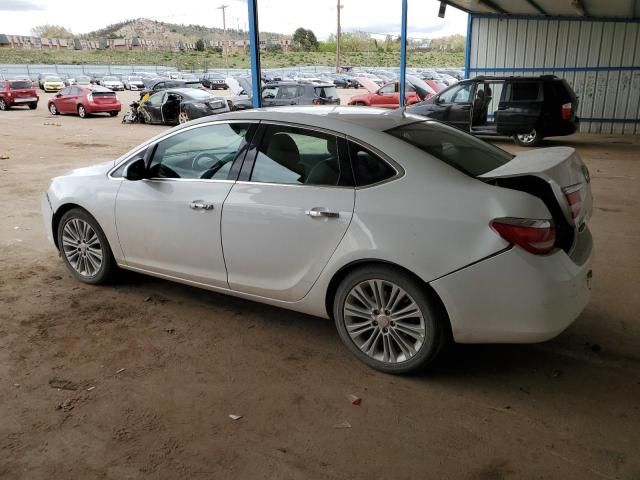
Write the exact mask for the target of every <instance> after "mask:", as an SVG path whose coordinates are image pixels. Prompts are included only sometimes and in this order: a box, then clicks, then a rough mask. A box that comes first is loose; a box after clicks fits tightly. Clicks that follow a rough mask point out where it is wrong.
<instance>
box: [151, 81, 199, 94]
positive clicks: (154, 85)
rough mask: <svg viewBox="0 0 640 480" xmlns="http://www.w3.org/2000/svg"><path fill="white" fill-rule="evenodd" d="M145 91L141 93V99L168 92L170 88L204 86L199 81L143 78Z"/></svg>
mask: <svg viewBox="0 0 640 480" xmlns="http://www.w3.org/2000/svg"><path fill="white" fill-rule="evenodd" d="M142 83H144V89H143V90H142V91H141V92H140V98H144V97H145V96H147V95H153V94H154V93H155V92H160V91H162V90H167V89H169V88H200V87H202V84H201V83H200V81H199V80H197V81H195V82H187V81H185V80H172V79H169V78H143V79H142Z"/></svg>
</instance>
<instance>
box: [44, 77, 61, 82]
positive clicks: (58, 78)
mask: <svg viewBox="0 0 640 480" xmlns="http://www.w3.org/2000/svg"><path fill="white" fill-rule="evenodd" d="M44 81H45V82H61V81H62V80H60V77H46V78H45V79H44Z"/></svg>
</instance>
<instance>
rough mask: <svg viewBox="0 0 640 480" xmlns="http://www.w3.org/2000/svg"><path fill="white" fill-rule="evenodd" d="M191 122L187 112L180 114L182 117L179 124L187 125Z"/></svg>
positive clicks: (179, 118) (179, 116) (179, 117)
mask: <svg viewBox="0 0 640 480" xmlns="http://www.w3.org/2000/svg"><path fill="white" fill-rule="evenodd" d="M188 121H189V115H187V112H180V115H178V123H180V124H182V123H187V122H188Z"/></svg>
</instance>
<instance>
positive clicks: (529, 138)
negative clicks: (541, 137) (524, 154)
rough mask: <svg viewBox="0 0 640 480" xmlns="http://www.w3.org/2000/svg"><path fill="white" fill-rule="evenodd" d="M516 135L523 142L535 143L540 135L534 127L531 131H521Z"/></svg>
mask: <svg viewBox="0 0 640 480" xmlns="http://www.w3.org/2000/svg"><path fill="white" fill-rule="evenodd" d="M516 136H517V137H518V140H519V141H520V142H521V143H534V142H535V141H536V138H537V136H538V132H536V129H535V128H534V129H533V130H531V131H530V132H529V133H521V134H518V135H516Z"/></svg>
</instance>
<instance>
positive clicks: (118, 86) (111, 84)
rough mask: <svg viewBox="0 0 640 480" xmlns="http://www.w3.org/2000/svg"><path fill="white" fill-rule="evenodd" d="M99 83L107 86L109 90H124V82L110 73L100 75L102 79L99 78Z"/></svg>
mask: <svg viewBox="0 0 640 480" xmlns="http://www.w3.org/2000/svg"><path fill="white" fill-rule="evenodd" d="M100 85H102V86H103V87H105V88H108V89H109V90H114V91H116V90H118V91H123V90H124V84H123V83H122V82H121V81H120V80H118V77H114V76H112V75H106V76H104V77H102V79H101V80H100Z"/></svg>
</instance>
